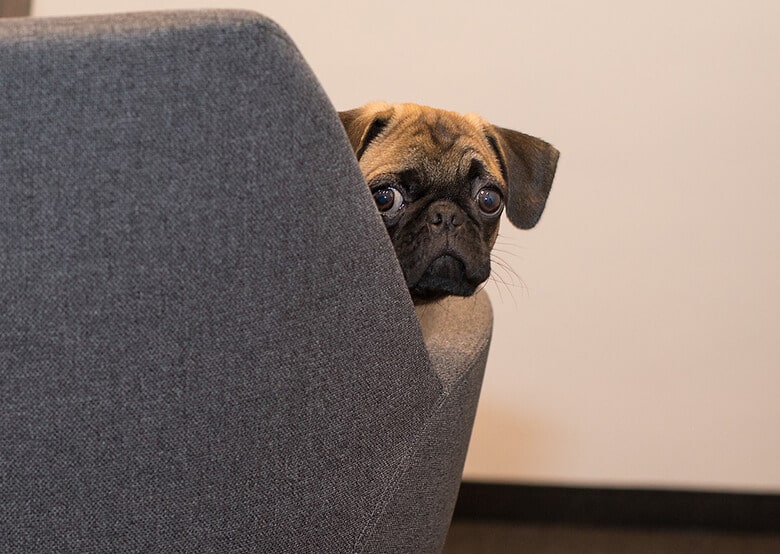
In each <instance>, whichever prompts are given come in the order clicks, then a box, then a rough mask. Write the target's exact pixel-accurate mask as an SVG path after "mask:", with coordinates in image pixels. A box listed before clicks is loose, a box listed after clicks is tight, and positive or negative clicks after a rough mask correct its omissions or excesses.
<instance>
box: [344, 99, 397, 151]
mask: <svg viewBox="0 0 780 554" xmlns="http://www.w3.org/2000/svg"><path fill="white" fill-rule="evenodd" d="M392 116H393V108H392V107H390V106H389V105H387V104H382V105H381V107H372V106H371V105H370V104H369V105H368V106H363V107H362V108H355V109H354V110H348V111H346V112H339V118H341V124H342V125H343V126H344V130H345V131H346V132H347V137H348V138H349V142H350V144H352V150H354V151H355V156H357V159H358V160H359V159H360V158H361V157H363V153H364V152H365V151H366V148H368V146H369V144H371V141H372V140H374V139H375V138H376V137H377V136H378V135H379V134H380V133H381V132H382V131H383V130H384V128H385V127H387V124H388V123H389V122H390V118H391V117H392Z"/></svg>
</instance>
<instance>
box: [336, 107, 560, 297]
mask: <svg viewBox="0 0 780 554" xmlns="http://www.w3.org/2000/svg"><path fill="white" fill-rule="evenodd" d="M339 115H340V117H341V121H342V123H343V125H344V128H345V130H346V132H347V136H348V137H349V140H350V143H351V144H352V148H353V150H354V151H355V154H356V156H357V158H358V161H359V164H360V168H361V170H362V172H363V175H364V176H365V178H366V182H367V183H368V186H369V187H370V189H371V192H372V193H373V195H374V200H375V201H376V205H377V208H378V209H379V211H380V213H381V214H382V217H383V219H384V222H385V226H386V227H387V231H388V233H389V234H390V238H391V240H392V242H393V246H394V247H395V251H396V254H397V256H398V259H399V262H400V264H401V268H402V269H403V272H404V277H405V278H406V282H407V285H408V286H409V290H410V292H411V294H412V296H413V298H415V300H418V301H419V300H429V299H436V298H439V297H442V296H446V295H458V296H469V295H471V294H473V293H474V292H475V291H476V290H477V287H478V286H479V285H480V284H481V283H482V282H483V281H485V280H486V279H487V278H488V276H489V275H490V251H491V249H492V247H493V244H494V243H495V241H496V237H497V235H498V226H499V219H500V215H501V213H502V211H503V210H504V209H506V212H507V217H508V218H509V221H511V222H512V223H513V224H514V225H515V226H517V227H519V228H521V229H530V228H531V227H533V226H534V225H536V223H537V222H538V221H539V218H540V217H541V215H542V212H543V211H544V207H545V204H546V202H547V196H548V194H549V192H550V187H551V185H552V181H553V176H554V175H555V168H556V164H557V161H558V151H557V150H556V149H555V148H553V147H552V146H551V145H549V144H547V143H546V142H544V141H542V140H540V139H538V138H534V137H531V136H529V135H526V134H523V133H519V132H517V131H511V130H509V129H503V128H501V127H496V126H494V125H491V124H490V123H488V122H487V121H485V120H484V119H482V118H481V117H479V116H477V115H474V114H469V115H460V114H457V113H454V112H449V111H445V110H439V109H435V108H429V107H424V106H418V105H416V104H386V103H383V102H376V103H371V104H367V105H366V106H363V107H362V108H357V109H354V110H350V111H346V112H341V113H340V114H339Z"/></svg>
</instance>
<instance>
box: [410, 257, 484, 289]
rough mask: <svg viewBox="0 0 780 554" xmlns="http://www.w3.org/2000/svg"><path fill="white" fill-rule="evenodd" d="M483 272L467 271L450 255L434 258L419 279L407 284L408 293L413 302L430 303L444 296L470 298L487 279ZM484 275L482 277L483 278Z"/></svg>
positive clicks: (457, 259) (458, 260)
mask: <svg viewBox="0 0 780 554" xmlns="http://www.w3.org/2000/svg"><path fill="white" fill-rule="evenodd" d="M489 272H490V270H489V268H488V270H487V271H486V272H485V271H477V272H476V273H477V274H476V275H474V272H469V271H467V268H466V264H465V263H464V262H463V261H462V260H460V259H459V258H457V257H455V256H452V255H450V254H443V255H441V256H439V257H437V258H435V259H434V260H433V261H432V262H431V263H430V264H429V265H428V267H427V268H426V269H425V271H424V272H423V273H422V275H421V276H420V278H419V279H417V280H416V282H414V283H409V291H410V293H411V295H412V297H413V298H415V300H420V301H432V300H438V299H440V298H443V297H445V296H471V295H472V294H474V293H475V292H476V290H477V287H478V286H479V285H480V284H481V283H482V282H483V281H485V279H487V277H488V275H489ZM483 275H484V277H483Z"/></svg>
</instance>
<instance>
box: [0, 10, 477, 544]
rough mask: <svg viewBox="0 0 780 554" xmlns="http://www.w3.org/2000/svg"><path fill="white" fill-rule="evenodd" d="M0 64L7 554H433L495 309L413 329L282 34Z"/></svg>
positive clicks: (114, 46) (370, 214) (200, 34)
mask: <svg viewBox="0 0 780 554" xmlns="http://www.w3.org/2000/svg"><path fill="white" fill-rule="evenodd" d="M0 52H2V54H0V552H14V553H16V552H20V553H21V552H24V553H32V552H111V553H119V552H156V553H158V552H159V553H166V552H219V553H225V552H296V553H297V552H317V553H325V552H436V551H439V550H440V549H441V546H442V544H443V540H444V536H445V533H446V530H447V526H448V524H449V520H450V517H451V513H452V506H453V503H454V499H455V495H456V493H457V487H458V484H459V480H460V472H461V470H462V465H463V459H464V455H465V449H466V445H467V443H468V438H469V434H470V430H471V424H472V418H473V414H474V410H475V407H476V400H477V396H478V392H479V387H480V383H481V378H482V372H483V370H484V365H485V357H486V354H487V348H488V342H489V337H490V321H491V316H490V306H489V303H487V300H486V298H484V297H480V298H478V299H472V300H470V301H467V302H458V301H453V302H449V303H446V304H445V305H442V306H440V307H439V308H438V309H439V310H445V311H446V313H447V316H446V317H444V318H438V319H437V318H436V317H429V318H428V320H427V321H426V320H425V317H424V318H423V319H424V321H423V328H422V329H421V327H420V324H419V323H418V320H417V318H416V316H415V311H414V309H413V306H412V304H411V301H410V298H409V295H408V293H407V291H406V289H405V286H404V282H403V278H402V275H401V272H400V269H399V267H398V264H397V262H396V260H395V258H394V255H393V251H392V246H391V245H390V243H389V240H388V238H387V234H386V232H385V230H384V228H383V227H382V223H381V220H380V218H379V216H378V214H377V213H376V209H375V207H374V206H373V202H372V199H371V196H370V194H369V193H368V191H367V189H366V185H365V182H364V181H363V179H362V176H361V175H360V172H359V170H358V168H357V164H356V162H355V160H354V157H353V155H352V152H351V150H350V148H349V144H348V142H347V140H346V137H345V135H344V132H343V130H342V128H341V126H340V123H339V121H338V117H337V115H336V113H335V111H334V109H333V107H332V106H331V105H330V103H329V101H328V99H327V97H326V96H325V94H324V93H323V91H322V90H321V88H320V86H319V84H318V82H317V80H316V79H315V77H314V76H313V75H312V73H311V72H310V70H309V69H308V67H307V66H306V64H305V62H304V61H303V60H302V59H301V56H300V54H299V53H298V51H297V50H296V49H295V47H294V45H293V44H292V43H291V42H290V40H289V38H288V37H287V36H286V35H285V34H284V32H283V31H282V30H280V29H279V28H278V27H277V26H276V25H275V24H273V23H272V22H270V21H268V20H267V19H264V18H262V17H260V16H257V15H255V14H251V13H247V12H227V11H202V12H178V13H156V14H137V15H123V16H102V17H94V18H63V19H41V20H37V19H30V20H21V19H20V20H8V21H3V22H0ZM432 313H444V312H432ZM464 330H465V331H464ZM452 331H455V332H454V333H453V332H452ZM462 333H466V334H467V335H468V336H469V339H468V340H466V341H464V340H462V337H460V338H459V334H462ZM464 345H466V346H464Z"/></svg>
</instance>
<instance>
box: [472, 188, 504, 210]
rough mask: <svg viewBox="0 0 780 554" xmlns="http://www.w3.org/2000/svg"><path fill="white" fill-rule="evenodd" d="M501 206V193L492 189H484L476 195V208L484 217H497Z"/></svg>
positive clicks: (502, 200) (502, 202)
mask: <svg viewBox="0 0 780 554" xmlns="http://www.w3.org/2000/svg"><path fill="white" fill-rule="evenodd" d="M503 205H504V199H503V197H502V196H501V193H500V192H498V191H497V190H496V189H494V188H490V187H485V188H483V189H480V190H479V192H478V193H477V206H478V207H479V209H480V211H481V212H482V213H483V214H485V215H498V214H499V213H500V212H501V208H502V207H503Z"/></svg>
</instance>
